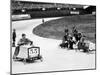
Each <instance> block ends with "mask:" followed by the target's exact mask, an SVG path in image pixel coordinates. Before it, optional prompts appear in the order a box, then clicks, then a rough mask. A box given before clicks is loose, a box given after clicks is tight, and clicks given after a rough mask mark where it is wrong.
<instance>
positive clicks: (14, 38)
mask: <svg viewBox="0 0 100 75" xmlns="http://www.w3.org/2000/svg"><path fill="white" fill-rule="evenodd" d="M12 41H13V45H12V46H13V47H15V42H16V30H15V29H13V33H12Z"/></svg>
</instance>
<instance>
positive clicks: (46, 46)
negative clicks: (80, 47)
mask: <svg viewBox="0 0 100 75" xmlns="http://www.w3.org/2000/svg"><path fill="white" fill-rule="evenodd" d="M54 19H58V18H46V19H45V21H49V20H54ZM41 23H42V19H32V20H24V21H14V22H12V28H15V29H16V32H17V41H18V39H19V38H20V37H21V34H22V33H25V34H26V35H27V37H28V38H30V39H31V40H32V41H33V44H34V45H36V46H39V47H40V49H41V55H42V56H43V62H39V61H38V62H36V63H30V64H23V63H22V62H15V61H13V60H12V73H13V74H15V73H30V72H31V73H32V72H45V71H46V72H47V71H61V70H79V69H94V68H95V54H86V53H82V52H79V51H77V52H76V51H75V50H67V49H61V48H60V47H59V46H58V45H59V44H60V42H61V40H55V39H49V38H43V37H39V36H37V35H35V34H33V33H32V30H33V28H35V27H36V26H38V25H40V24H41ZM13 53H14V48H12V55H13Z"/></svg>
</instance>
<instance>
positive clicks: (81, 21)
mask: <svg viewBox="0 0 100 75" xmlns="http://www.w3.org/2000/svg"><path fill="white" fill-rule="evenodd" d="M73 25H75V26H76V27H77V29H78V31H79V32H82V33H83V34H84V35H86V36H87V37H86V39H87V40H90V41H92V42H94V43H95V41H96V39H95V33H96V17H95V16H93V15H76V16H66V17H63V18H60V19H57V20H51V21H47V22H45V23H44V24H41V25H39V26H37V27H36V28H35V29H34V30H33V33H34V34H36V35H38V36H41V37H45V38H53V39H62V37H63V35H64V29H65V28H68V29H69V31H70V32H71V30H72V27H73Z"/></svg>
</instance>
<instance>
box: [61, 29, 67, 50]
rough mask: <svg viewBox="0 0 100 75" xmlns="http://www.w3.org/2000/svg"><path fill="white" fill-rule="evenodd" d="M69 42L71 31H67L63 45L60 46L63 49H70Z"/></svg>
mask: <svg viewBox="0 0 100 75" xmlns="http://www.w3.org/2000/svg"><path fill="white" fill-rule="evenodd" d="M68 40H69V31H68V29H65V35H64V37H63V40H62V43H61V44H60V47H61V48H66V47H67V48H68Z"/></svg>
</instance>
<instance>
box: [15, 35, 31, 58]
mask: <svg viewBox="0 0 100 75" xmlns="http://www.w3.org/2000/svg"><path fill="white" fill-rule="evenodd" d="M28 44H30V45H32V44H33V42H32V41H31V40H29V39H28V38H26V34H22V38H21V39H20V40H19V42H18V46H17V47H16V49H15V52H14V56H13V59H16V57H17V55H18V54H19V51H20V46H23V45H28Z"/></svg>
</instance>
